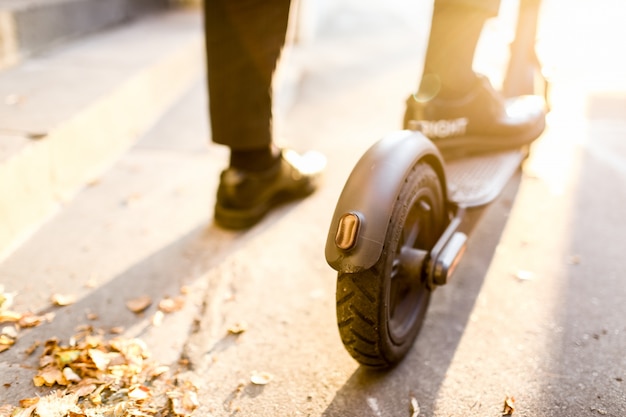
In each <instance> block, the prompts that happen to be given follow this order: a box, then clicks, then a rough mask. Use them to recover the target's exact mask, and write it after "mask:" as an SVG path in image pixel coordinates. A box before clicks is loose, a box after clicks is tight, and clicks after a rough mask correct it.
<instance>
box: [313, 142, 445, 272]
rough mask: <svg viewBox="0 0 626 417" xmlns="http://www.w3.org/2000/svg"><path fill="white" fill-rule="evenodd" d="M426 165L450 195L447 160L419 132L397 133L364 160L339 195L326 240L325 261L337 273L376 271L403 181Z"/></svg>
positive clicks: (374, 147) (369, 152)
mask: <svg viewBox="0 0 626 417" xmlns="http://www.w3.org/2000/svg"><path fill="white" fill-rule="evenodd" d="M422 160H423V161H424V162H426V163H428V164H430V165H431V166H432V167H433V169H434V170H435V172H436V173H437V175H438V176H439V178H440V180H441V185H442V190H443V195H444V196H446V195H447V192H446V181H445V173H444V168H443V159H442V157H441V155H440V153H439V151H438V150H437V148H436V147H435V145H434V144H433V143H432V142H431V141H430V140H429V139H427V138H426V137H425V136H424V135H423V134H422V133H420V132H417V131H410V130H402V131H398V132H393V133H391V134H389V135H387V136H385V137H384V138H383V139H381V140H379V141H378V142H376V143H375V144H374V145H373V146H372V147H370V148H369V149H368V150H367V152H366V153H365V154H364V155H363V156H362V157H361V159H360V160H359V162H357V164H356V166H355V167H354V169H353V170H352V173H351V174H350V176H349V178H348V181H347V182H346V184H345V186H344V188H343V191H342V192H341V195H340V196H339V200H338V202H337V206H336V208H335V213H334V215H333V218H332V221H331V224H330V230H329V232H328V238H327V240H326V253H325V254H326V261H327V262H328V264H329V265H330V266H331V267H332V268H333V269H335V270H337V271H339V272H346V273H355V272H359V271H362V270H366V269H368V268H371V267H372V266H374V264H375V263H376V262H377V261H378V259H379V258H380V256H381V254H382V251H383V246H384V244H385V242H384V241H385V235H386V233H387V228H388V226H389V220H390V218H391V215H392V212H393V206H394V204H395V203H396V200H397V198H398V195H399V193H400V189H401V187H402V184H403V182H404V179H405V177H406V176H407V175H408V174H409V172H410V170H411V168H412V167H413V166H414V165H415V164H417V163H418V162H419V161H422Z"/></svg>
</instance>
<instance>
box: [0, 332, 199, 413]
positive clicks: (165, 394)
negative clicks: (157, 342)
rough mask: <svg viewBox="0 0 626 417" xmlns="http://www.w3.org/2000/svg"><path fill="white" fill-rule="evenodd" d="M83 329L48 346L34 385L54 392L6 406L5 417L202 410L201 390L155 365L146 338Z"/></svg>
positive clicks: (48, 343)
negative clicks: (106, 336)
mask: <svg viewBox="0 0 626 417" xmlns="http://www.w3.org/2000/svg"><path fill="white" fill-rule="evenodd" d="M78 331H79V333H78V334H77V335H75V336H74V337H72V338H70V341H69V343H68V344H67V345H62V344H61V343H60V342H59V341H58V340H57V339H50V340H47V341H46V342H45V344H44V346H43V352H42V354H41V356H40V359H39V369H38V372H37V374H36V375H35V376H34V377H33V383H34V385H35V386H37V387H50V388H52V389H53V391H51V392H50V393H49V394H48V395H45V396H41V397H38V398H36V399H30V398H26V399H24V400H22V402H21V404H20V405H21V407H14V406H8V407H7V406H3V407H0V417H33V416H35V415H36V416H38V417H45V416H68V417H87V416H89V417H94V416H96V415H98V416H100V415H106V416H112V417H157V416H165V415H170V416H175V415H176V416H179V417H188V416H190V415H191V414H192V413H193V412H194V410H195V409H196V408H197V407H198V406H199V401H198V396H197V388H196V387H195V386H194V385H193V384H192V383H191V382H188V381H186V382H184V383H181V382H180V380H179V379H178V378H177V377H172V375H171V374H170V368H169V367H167V366H162V365H158V364H156V363H155V362H153V361H150V360H149V356H150V355H149V353H148V352H147V348H146V345H145V343H144V342H142V341H141V340H140V339H124V338H121V337H116V338H114V339H111V340H108V341H105V340H104V338H103V335H102V334H103V333H104V332H99V333H94V332H95V331H94V329H93V328H92V327H90V326H85V327H82V328H81V329H80V330H78ZM3 336H4V337H5V338H9V337H8V336H7V335H3ZM7 343H9V341H7ZM34 346H35V345H34ZM34 349H35V348H32V349H31V350H34ZM168 400H169V401H168Z"/></svg>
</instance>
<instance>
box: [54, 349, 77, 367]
mask: <svg viewBox="0 0 626 417" xmlns="http://www.w3.org/2000/svg"><path fill="white" fill-rule="evenodd" d="M56 357H57V360H58V361H59V363H60V364H61V365H62V366H65V365H67V364H68V363H72V362H74V361H75V360H76V359H78V358H79V357H80V350H76V349H72V350H64V351H61V352H56Z"/></svg>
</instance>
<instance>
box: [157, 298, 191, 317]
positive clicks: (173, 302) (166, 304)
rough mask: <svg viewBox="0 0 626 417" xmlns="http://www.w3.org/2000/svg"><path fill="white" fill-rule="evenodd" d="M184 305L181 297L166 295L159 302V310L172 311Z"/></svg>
mask: <svg viewBox="0 0 626 417" xmlns="http://www.w3.org/2000/svg"><path fill="white" fill-rule="evenodd" d="M184 306H185V299H184V298H183V297H176V298H170V297H166V298H164V299H162V300H161V301H160V302H159V310H161V311H162V312H164V313H174V312H176V311H179V310H180V309H182V308H183V307H184Z"/></svg>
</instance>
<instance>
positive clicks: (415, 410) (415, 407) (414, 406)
mask: <svg viewBox="0 0 626 417" xmlns="http://www.w3.org/2000/svg"><path fill="white" fill-rule="evenodd" d="M419 415H420V405H419V403H418V402H417V398H415V397H411V417H418V416H419Z"/></svg>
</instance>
